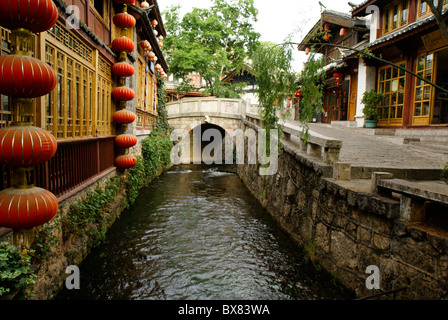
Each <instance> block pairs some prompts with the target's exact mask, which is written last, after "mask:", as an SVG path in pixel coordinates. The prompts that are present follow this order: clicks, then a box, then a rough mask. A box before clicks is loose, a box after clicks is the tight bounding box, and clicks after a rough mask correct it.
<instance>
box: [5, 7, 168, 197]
mask: <svg viewBox="0 0 448 320" xmlns="http://www.w3.org/2000/svg"><path fill="white" fill-rule="evenodd" d="M53 2H54V3H55V4H56V6H57V8H58V13H59V18H58V21H57V23H56V25H55V26H54V27H53V28H52V29H51V30H49V31H47V32H42V33H40V34H37V35H35V36H34V41H35V44H34V45H35V54H34V55H35V57H36V58H38V59H40V60H42V61H45V62H46V63H47V64H48V65H50V66H51V67H52V68H53V70H54V71H55V72H56V73H57V84H56V87H55V89H54V90H53V92H51V93H50V94H48V95H46V96H43V97H41V98H36V99H34V104H35V108H34V110H35V114H34V117H33V118H32V119H31V120H32V123H33V125H34V126H36V127H40V128H44V129H46V130H48V131H49V132H51V133H52V134H53V135H54V137H55V138H56V139H57V142H58V149H57V153H56V155H55V156H54V157H53V158H52V159H50V161H48V162H46V163H44V164H42V165H39V166H38V167H37V168H35V170H34V175H35V176H34V177H33V181H34V184H35V185H36V186H39V187H42V188H45V189H48V190H50V191H51V192H52V193H53V194H55V195H56V197H57V198H58V200H59V201H63V200H65V199H67V198H68V197H70V196H71V195H73V194H74V193H76V192H78V191H79V190H82V189H83V188H84V187H85V186H86V185H89V184H91V183H93V182H94V181H97V180H99V179H101V178H102V177H103V176H105V175H107V174H108V173H110V172H111V171H113V170H115V164H114V159H115V156H116V154H115V152H116V151H115V148H116V147H115V146H114V139H115V136H116V134H117V132H116V127H117V126H116V124H115V123H114V121H113V114H114V112H115V111H116V110H117V105H116V104H117V103H116V102H115V101H114V99H112V97H111V93H112V90H113V89H114V88H115V87H117V86H118V85H117V77H115V76H114V75H113V73H112V66H113V65H114V64H115V63H117V62H118V61H119V57H118V56H117V54H116V53H114V52H113V51H112V50H111V43H112V41H113V39H115V38H117V37H119V36H120V35H121V32H122V31H121V29H118V28H116V27H115V25H114V24H113V22H112V20H113V17H114V16H115V14H116V13H117V10H118V7H117V3H115V2H114V1H113V0H106V1H102V0H101V1H100V0H65V1H63V0H53ZM148 3H149V5H154V7H153V8H152V9H151V10H149V11H146V12H149V13H147V14H146V13H142V12H143V11H141V7H140V2H139V1H136V2H135V5H132V6H128V13H130V14H132V15H133V16H134V17H135V18H136V20H137V25H136V27H135V28H134V29H133V30H129V32H128V34H126V36H128V37H129V38H130V39H132V41H133V42H134V44H135V50H134V52H133V53H130V54H128V56H127V62H128V63H129V64H131V65H133V66H134V68H135V74H134V76H133V77H130V78H128V79H127V86H128V87H130V88H132V89H133V90H134V91H135V93H136V96H135V99H134V100H133V101H132V102H130V103H129V104H128V106H129V107H128V108H129V109H130V110H131V111H133V112H134V113H135V114H136V116H137V120H136V122H135V123H134V124H132V125H129V126H128V129H127V130H128V131H130V132H133V133H134V134H135V133H137V135H138V132H139V131H140V130H142V131H143V130H146V129H153V128H154V126H155V123H156V119H157V84H156V76H157V73H158V72H157V71H156V70H155V62H151V61H150V60H149V58H148V56H147V54H146V52H145V51H144V50H142V48H141V47H140V46H139V45H138V44H140V43H141V41H143V40H147V41H149V43H150V44H151V46H152V50H153V52H154V53H155V55H156V56H157V58H158V61H157V63H158V64H159V65H160V66H161V68H163V70H165V71H168V66H167V64H166V61H165V59H164V57H163V53H162V50H161V46H160V45H159V42H160V41H161V40H159V39H158V38H157V34H158V35H159V36H160V35H161V36H163V37H165V36H166V32H165V29H164V27H163V22H162V19H161V14H160V12H159V8H158V4H157V1H156V0H149V1H148ZM69 6H75V7H69ZM73 10H75V11H73ZM76 12H79V22H80V23H79V27H78V28H73V24H72V23H73V21H74V19H73V17H76V15H75V16H73V14H74V13H76ZM154 20H156V21H157V22H158V23H157V24H156V25H152V24H151V21H154ZM9 37H10V31H9V30H7V29H4V28H1V55H7V54H9V53H10V39H9ZM10 100H11V99H9V98H8V96H5V95H3V96H1V95H0V102H1V108H0V127H5V126H8V125H10V124H11V122H13V121H14V120H15V117H16V115H14V108H13V107H12V106H11V101H10ZM0 175H1V181H0V190H3V189H6V188H9V187H10V186H11V169H10V168H8V167H6V166H2V165H0Z"/></svg>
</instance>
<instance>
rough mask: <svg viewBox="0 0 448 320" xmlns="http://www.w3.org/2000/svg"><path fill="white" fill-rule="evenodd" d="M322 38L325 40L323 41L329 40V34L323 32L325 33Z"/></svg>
mask: <svg viewBox="0 0 448 320" xmlns="http://www.w3.org/2000/svg"><path fill="white" fill-rule="evenodd" d="M324 40H325V41H328V40H330V34H329V33H328V32H326V33H325V35H324Z"/></svg>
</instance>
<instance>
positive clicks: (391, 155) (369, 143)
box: [289, 121, 448, 170]
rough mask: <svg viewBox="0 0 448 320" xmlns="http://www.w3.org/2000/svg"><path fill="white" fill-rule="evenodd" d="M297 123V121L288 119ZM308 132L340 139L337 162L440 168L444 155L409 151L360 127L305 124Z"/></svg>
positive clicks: (446, 159) (402, 167)
mask: <svg viewBox="0 0 448 320" xmlns="http://www.w3.org/2000/svg"><path fill="white" fill-rule="evenodd" d="M289 123H291V124H294V125H295V126H299V122H297V121H295V122H294V121H291V122H289ZM309 128H310V131H312V132H316V133H319V134H321V135H324V136H327V137H330V138H333V139H337V140H342V142H343V144H342V149H341V153H340V158H339V161H340V162H347V163H351V164H352V166H359V167H384V168H396V169H431V170H433V169H442V168H443V167H444V166H445V163H446V162H448V157H444V156H443V155H441V154H440V153H439V154H437V153H431V152H429V151H419V150H412V149H411V148H409V146H408V145H398V144H394V143H392V142H387V141H385V140H383V139H382V138H381V137H379V136H371V135H370V136H369V135H367V134H363V133H362V128H349V127H339V126H332V125H327V124H315V123H310V124H309Z"/></svg>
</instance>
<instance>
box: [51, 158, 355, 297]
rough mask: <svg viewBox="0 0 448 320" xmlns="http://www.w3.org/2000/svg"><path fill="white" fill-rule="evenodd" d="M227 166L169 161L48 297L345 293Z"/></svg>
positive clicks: (318, 295)
mask: <svg viewBox="0 0 448 320" xmlns="http://www.w3.org/2000/svg"><path fill="white" fill-rule="evenodd" d="M229 169H232V168H229V167H209V166H182V167H175V168H174V169H172V170H171V171H169V172H167V173H165V174H163V175H162V176H161V177H159V178H157V179H155V180H154V182H153V183H152V184H151V185H150V186H149V187H148V188H146V189H144V190H142V192H141V194H140V196H139V198H138V199H137V201H136V203H135V205H134V206H133V207H132V208H131V209H130V210H128V211H125V212H123V213H122V216H121V218H120V219H119V220H117V221H116V222H115V224H114V225H113V226H112V228H111V229H110V230H109V232H108V234H107V238H106V240H105V242H104V243H103V244H102V245H100V246H99V247H97V248H95V249H94V250H93V251H92V253H91V254H90V255H89V256H88V257H87V258H86V260H84V262H83V263H82V264H81V265H80V266H79V267H80V274H81V289H80V290H71V291H70V290H67V289H64V290H62V291H61V292H60V294H59V295H58V297H57V299H87V300H94V299H95V300H96V299H102V300H106V299H107V300H109V299H113V300H155V299H157V300H159V299H168V300H181V299H188V300H292V299H294V300H311V299H313V300H314V299H349V298H351V295H350V293H347V292H346V291H342V290H341V289H340V288H338V287H336V286H335V285H334V284H333V282H332V281H331V280H332V279H331V278H330V277H329V276H328V275H327V274H325V273H323V272H318V271H316V270H315V268H314V267H313V266H312V265H311V264H310V263H309V262H308V260H307V259H306V255H305V254H304V253H303V251H302V250H301V249H300V248H299V247H297V245H296V244H295V242H293V241H292V240H291V239H290V238H289V237H288V235H286V234H285V233H284V232H283V231H282V230H281V228H279V226H278V225H277V224H276V223H275V222H274V221H273V219H272V218H271V216H270V215H269V214H268V213H267V212H266V211H265V210H264V209H263V208H262V207H261V205H260V204H259V203H258V202H257V200H256V199H255V198H254V197H253V196H252V195H251V193H250V192H249V191H248V189H247V188H246V186H245V185H244V184H243V183H242V181H241V180H240V179H239V177H238V176H237V175H236V174H235V173H234V172H232V170H229Z"/></svg>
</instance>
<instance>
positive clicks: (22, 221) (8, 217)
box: [0, 187, 58, 229]
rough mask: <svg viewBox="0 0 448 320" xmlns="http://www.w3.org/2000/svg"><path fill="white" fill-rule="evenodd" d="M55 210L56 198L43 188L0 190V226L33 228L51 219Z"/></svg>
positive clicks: (56, 208)
mask: <svg viewBox="0 0 448 320" xmlns="http://www.w3.org/2000/svg"><path fill="white" fill-rule="evenodd" d="M57 212H58V200H57V198H56V197H55V196H54V195H53V194H52V193H51V192H49V191H47V190H45V189H41V188H36V187H35V188H28V189H16V188H10V189H6V190H3V191H0V226H3V227H5V228H12V229H30V228H34V227H37V226H40V225H42V224H44V223H46V222H48V221H50V220H51V219H53V217H54V216H55V215H56V213H57Z"/></svg>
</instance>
